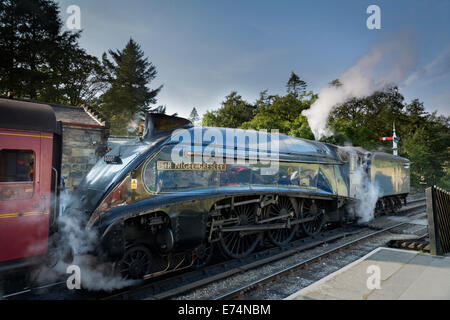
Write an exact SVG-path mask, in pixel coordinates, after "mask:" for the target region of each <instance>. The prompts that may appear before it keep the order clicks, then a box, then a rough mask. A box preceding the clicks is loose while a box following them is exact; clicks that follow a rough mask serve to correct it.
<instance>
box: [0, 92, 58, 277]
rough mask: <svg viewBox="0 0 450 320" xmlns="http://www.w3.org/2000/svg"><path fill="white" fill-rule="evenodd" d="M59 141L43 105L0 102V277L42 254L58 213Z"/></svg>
mask: <svg viewBox="0 0 450 320" xmlns="http://www.w3.org/2000/svg"><path fill="white" fill-rule="evenodd" d="M61 143H62V130H61V125H60V123H58V122H57V121H56V117H55V112H54V111H53V109H52V108H51V107H50V106H49V105H46V104H41V103H32V102H26V101H19V100H11V99H0V273H4V272H6V271H11V270H16V269H18V268H21V267H25V266H29V265H32V264H35V263H39V262H42V258H43V257H45V256H46V253H47V250H48V238H49V236H50V235H51V233H53V232H54V231H55V229H56V220H57V216H58V212H59V180H60V172H61V146H62V144H61Z"/></svg>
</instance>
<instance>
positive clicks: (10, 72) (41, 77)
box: [0, 0, 102, 105]
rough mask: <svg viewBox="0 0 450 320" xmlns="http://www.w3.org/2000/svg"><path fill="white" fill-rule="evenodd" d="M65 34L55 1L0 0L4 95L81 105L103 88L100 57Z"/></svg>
mask: <svg viewBox="0 0 450 320" xmlns="http://www.w3.org/2000/svg"><path fill="white" fill-rule="evenodd" d="M79 36H80V33H79V32H78V33H71V32H62V21H61V19H60V18H59V9H58V6H57V4H56V3H55V2H53V1H50V0H5V1H1V2H0V57H1V59H0V95H6V94H8V93H11V94H13V95H14V96H15V97H18V98H22V97H26V98H30V99H34V100H43V101H48V102H54V103H67V104H72V105H78V104H80V103H83V102H86V101H88V100H89V99H90V98H92V96H94V95H95V94H96V93H97V90H99V89H101V88H102V86H101V84H99V83H98V82H97V80H98V72H99V61H98V59H97V58H95V57H93V56H91V55H89V54H87V53H86V51H85V50H84V49H82V48H80V47H79V45H78V38H79Z"/></svg>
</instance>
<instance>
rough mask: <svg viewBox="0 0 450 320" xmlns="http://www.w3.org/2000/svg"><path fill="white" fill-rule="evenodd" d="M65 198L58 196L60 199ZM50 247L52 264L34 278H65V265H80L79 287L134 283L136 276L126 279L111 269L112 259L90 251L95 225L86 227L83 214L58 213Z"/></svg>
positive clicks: (103, 287)
mask: <svg viewBox="0 0 450 320" xmlns="http://www.w3.org/2000/svg"><path fill="white" fill-rule="evenodd" d="M63 200H64V199H61V201H63ZM58 224H59V230H58V232H57V234H56V235H55V236H56V239H53V240H54V241H55V243H54V245H55V246H56V248H54V249H53V250H55V251H53V257H54V259H55V262H54V263H55V265H54V266H52V267H48V266H43V267H41V268H39V269H38V270H36V271H35V273H34V274H33V275H32V278H33V280H34V281H36V282H38V283H47V282H49V281H57V280H61V279H67V278H68V277H69V276H70V274H67V273H66V272H67V267H68V266H70V265H76V266H78V267H79V268H80V278H81V287H82V288H83V289H87V290H95V291H98V290H103V291H112V290H116V289H120V288H123V287H126V286H130V285H133V284H135V283H136V281H135V280H125V279H123V278H122V277H121V276H120V275H119V274H117V273H116V272H115V271H114V268H113V266H112V264H111V263H106V262H103V261H101V260H100V259H99V258H98V257H96V256H95V255H93V254H92V252H93V251H94V248H95V247H96V245H97V244H98V243H99V237H98V234H97V232H96V230H95V229H90V230H88V229H86V228H85V227H84V225H85V224H84V223H83V217H82V216H79V215H75V214H65V215H60V217H59V221H58Z"/></svg>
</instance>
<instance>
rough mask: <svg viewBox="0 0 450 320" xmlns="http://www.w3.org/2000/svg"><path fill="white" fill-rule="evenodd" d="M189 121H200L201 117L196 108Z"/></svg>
mask: <svg viewBox="0 0 450 320" xmlns="http://www.w3.org/2000/svg"><path fill="white" fill-rule="evenodd" d="M189 120H191V122H192V123H195V122H197V121H198V120H200V116H199V115H198V112H197V109H196V108H195V107H194V108H192V111H191V114H190V115H189Z"/></svg>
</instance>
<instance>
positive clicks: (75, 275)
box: [66, 264, 81, 290]
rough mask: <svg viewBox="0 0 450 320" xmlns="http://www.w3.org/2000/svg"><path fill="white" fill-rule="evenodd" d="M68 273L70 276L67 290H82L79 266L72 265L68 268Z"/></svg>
mask: <svg viewBox="0 0 450 320" xmlns="http://www.w3.org/2000/svg"><path fill="white" fill-rule="evenodd" d="M66 273H67V274H70V276H69V277H68V278H67V281H66V285H67V289H69V290H73V289H78V290H79V289H81V269H80V267H79V266H77V265H75V264H72V265H70V266H68V267H67V269H66Z"/></svg>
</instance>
